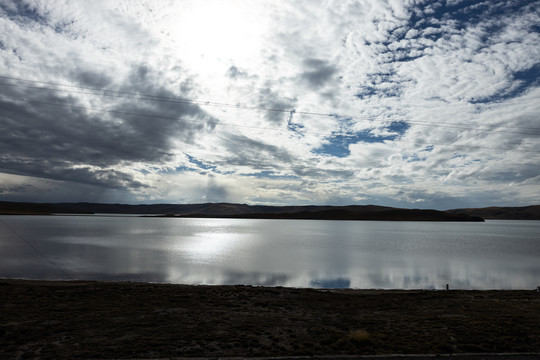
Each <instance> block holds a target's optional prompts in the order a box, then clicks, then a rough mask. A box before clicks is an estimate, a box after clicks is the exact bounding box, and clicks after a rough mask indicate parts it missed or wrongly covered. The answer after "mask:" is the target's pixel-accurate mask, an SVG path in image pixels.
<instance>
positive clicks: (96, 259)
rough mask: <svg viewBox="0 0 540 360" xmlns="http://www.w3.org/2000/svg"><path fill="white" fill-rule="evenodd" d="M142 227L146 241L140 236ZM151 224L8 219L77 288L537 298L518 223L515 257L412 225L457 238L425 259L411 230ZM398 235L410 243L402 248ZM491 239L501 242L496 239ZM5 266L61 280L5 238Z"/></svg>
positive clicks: (10, 271) (0, 273) (2, 269)
mask: <svg viewBox="0 0 540 360" xmlns="http://www.w3.org/2000/svg"><path fill="white" fill-rule="evenodd" d="M141 220H142V221H144V227H145V228H146V230H144V231H139V230H137V229H140V228H141ZM155 220H156V221H152V220H149V219H144V220H143V219H137V218H133V219H112V220H111V219H110V218H99V219H98V218H92V217H86V218H77V219H75V220H73V219H70V218H69V217H10V218H7V219H6V221H8V222H10V226H13V227H14V229H15V230H16V231H18V232H20V233H21V235H22V236H24V237H25V239H27V240H28V241H29V242H31V243H32V244H33V246H34V247H36V248H37V249H38V250H39V251H40V252H42V253H43V254H44V255H45V256H46V257H47V258H48V259H49V260H51V261H52V262H53V263H54V264H57V265H58V266H59V267H61V268H62V269H63V270H65V271H66V272H67V273H68V274H69V275H70V276H71V277H72V278H75V279H87V280H107V281H112V280H118V281H149V282H166V283H185V284H215V285H217V284H227V285H232V284H249V285H266V286H292V287H322V288H348V287H351V288H401V289H418V288H424V289H443V288H444V287H445V285H446V284H450V287H451V288H463V289H471V288H474V289H488V288H495V289H531V288H535V287H536V286H537V282H538V276H539V275H540V265H539V264H538V261H537V259H538V256H539V255H540V254H539V253H538V247H535V245H534V242H531V241H530V239H529V238H528V237H527V235H526V234H528V233H527V232H523V233H520V234H517V233H519V224H520V223H517V224H514V225H515V226H518V227H517V228H514V229H510V231H509V232H507V233H512V232H513V233H516V234H517V236H516V238H515V239H513V240H512V241H513V242H514V244H515V245H516V246H515V247H513V248H512V249H515V250H513V252H512V250H511V249H510V247H509V246H508V244H507V241H508V239H502V240H501V239H500V237H501V236H500V234H501V229H500V227H499V223H493V224H492V225H494V226H490V224H487V225H488V226H487V227H475V225H472V224H466V225H457V224H448V223H446V224H443V223H441V224H438V225H437V224H426V223H418V224H415V225H416V226H417V227H420V228H423V229H422V233H424V234H426V233H428V234H434V233H435V230H436V229H437V227H439V228H440V229H439V230H441V231H442V230H444V229H446V230H451V229H452V228H454V229H455V227H456V226H457V227H459V229H461V230H460V231H459V232H460V234H459V237H456V238H452V236H453V235H452V234H451V233H448V231H447V233H446V234H445V235H441V236H439V237H438V238H436V239H432V240H431V241H439V244H438V245H437V246H433V247H434V249H435V250H433V251H432V253H431V254H429V251H428V250H429V243H430V238H429V237H424V238H420V239H416V238H415V233H414V232H415V230H414V228H411V227H409V226H408V225H407V224H395V223H388V222H387V223H370V222H309V221H307V222H306V221H300V222H296V221H282V222H278V223H276V222H275V221H244V220H241V221H230V222H229V221H223V220H220V222H213V221H212V219H205V220H201V219H196V220H195V221H193V222H190V221H189V220H187V219H185V220H186V221H183V220H180V219H155ZM218 225H219V226H218ZM505 225H506V226H509V225H511V224H510V223H506V224H505ZM530 225H531V223H527V226H528V227H529V228H530ZM384 227H386V230H385V229H384ZM463 227H465V228H467V227H468V229H469V231H474V229H481V231H482V232H483V233H487V236H485V237H484V238H481V239H465V240H464V239H461V237H462V234H463V233H466V231H465V230H466V229H465V230H464V229H463ZM539 227H540V222H537V223H536V227H533V228H532V229H533V231H532V232H529V233H530V234H532V235H530V236H531V237H534V234H535V231H536V230H537V229H538V228H539ZM81 229H82V230H81ZM84 229H86V230H84ZM340 229H341V230H342V231H341V233H339V231H340ZM396 229H400V230H401V231H403V232H404V236H402V237H401V238H396ZM404 229H406V230H404ZM471 229H472V230H471ZM529 230H530V229H529ZM0 231H4V229H1V230H0ZM490 231H494V232H497V233H498V235H499V238H498V239H495V238H496V237H493V238H492V237H490V236H489V232H490ZM291 234H292V235H291ZM385 234H386V235H385ZM4 235H5V236H4ZM416 235H417V236H418V232H416ZM373 236H377V240H374V238H373ZM385 236H386V237H385ZM430 236H431V235H430ZM478 236H479V237H482V236H483V235H477V237H478ZM441 237H442V240H441ZM460 239H461V240H460ZM489 239H492V240H489ZM459 241H462V242H463V241H465V242H467V244H466V245H465V246H464V249H460V248H459ZM447 242H451V244H449V243H447ZM475 242H476V243H477V244H478V247H479V249H477V250H475V248H474V243H475ZM392 244H397V245H399V246H396V248H397V250H395V251H392ZM531 244H532V245H531ZM489 246H491V247H489ZM497 246H499V250H497ZM509 249H510V250H509ZM525 252H527V253H528V254H524V253H525ZM482 254H483V255H484V256H482ZM0 258H1V259H2V261H0V277H24V278H35V279H62V278H65V276H64V274H62V272H61V271H59V269H58V268H56V267H55V266H53V264H52V263H51V262H50V261H48V259H46V258H44V257H43V256H41V255H40V254H39V253H37V252H36V251H34V250H32V248H31V247H30V246H28V245H27V244H25V243H24V242H22V241H21V240H20V239H19V238H17V237H16V236H14V235H13V234H11V235H10V234H9V233H7V232H5V233H4V232H2V237H0Z"/></svg>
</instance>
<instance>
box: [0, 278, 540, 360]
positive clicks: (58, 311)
mask: <svg viewBox="0 0 540 360" xmlns="http://www.w3.org/2000/svg"><path fill="white" fill-rule="evenodd" d="M459 353H468V354H470V353H482V354H486V353H488V354H489V353H491V354H495V353H540V293H538V292H536V291H532V290H531V291H459V290H456V291H424V290H418V291H415V290H409V291H399V290H389V291H386V290H317V289H293V288H280V287H274V288H269V287H250V286H188V285H167V284H147V283H113V282H89V281H69V282H65V281H26V280H5V279H4V280H0V359H32V358H36V359H76V358H91V359H112V358H118V359H130V358H132V359H135V358H139V359H141V358H147V359H150V358H174V357H279V356H281V357H290V356H313V355H378V354H459ZM536 356H537V355H536Z"/></svg>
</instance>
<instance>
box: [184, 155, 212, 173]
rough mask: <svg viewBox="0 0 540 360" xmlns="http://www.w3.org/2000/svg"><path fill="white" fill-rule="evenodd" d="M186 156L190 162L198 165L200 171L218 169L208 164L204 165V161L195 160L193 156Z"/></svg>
mask: <svg viewBox="0 0 540 360" xmlns="http://www.w3.org/2000/svg"><path fill="white" fill-rule="evenodd" d="M186 156H187V158H188V160H189V162H190V163H192V164H194V165H197V167H198V168H199V169H203V170H215V169H216V166H214V165H207V164H205V163H203V162H202V161H200V160H197V159H195V158H194V157H193V156H191V155H189V154H186Z"/></svg>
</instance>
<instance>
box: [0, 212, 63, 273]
mask: <svg viewBox="0 0 540 360" xmlns="http://www.w3.org/2000/svg"><path fill="white" fill-rule="evenodd" d="M0 222H2V224H4V226H5V227H6V228H7V229H8V230H9V231H11V232H12V233H13V234H15V236H17V237H18V238H19V239H21V240H22V241H24V242H25V243H26V244H27V245H28V246H30V247H31V248H32V249H33V250H34V251H35V252H37V253H38V254H39V255H41V256H42V257H43V258H45V260H47V261H48V262H49V263H51V264H52V265H53V266H54V267H55V268H57V269H58V270H60V272H62V273H63V274H64V275H65V276H66V277H67V278H68V279H69V280H73V278H72V277H71V276H70V275H69V274H68V273H67V272H66V271H65V270H64V269H62V268H61V267H60V266H59V265H58V264H57V263H55V262H54V261H52V260H51V258H49V257H48V256H47V255H45V253H43V252H42V251H40V250H39V249H38V248H37V247H35V246H34V245H32V243H30V242H29V241H28V240H26V239H25V238H24V237H22V235H20V234H19V233H18V232H17V231H15V229H13V228H12V227H11V226H9V225H8V224H7V223H6V222H5V221H4V220H3V219H2V218H1V217H0Z"/></svg>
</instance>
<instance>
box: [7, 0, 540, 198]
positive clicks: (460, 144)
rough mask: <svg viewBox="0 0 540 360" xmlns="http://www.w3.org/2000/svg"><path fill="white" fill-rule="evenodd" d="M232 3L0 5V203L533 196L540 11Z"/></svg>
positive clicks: (500, 5) (504, 6)
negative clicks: (40, 198)
mask: <svg viewBox="0 0 540 360" xmlns="http://www.w3.org/2000/svg"><path fill="white" fill-rule="evenodd" d="M216 4H217V3H216ZM235 5H236V6H235V7H234V8H233V7H230V6H229V4H228V3H226V2H225V3H221V2H220V3H219V4H217V5H216V6H217V7H218V8H219V16H216V14H215V13H210V12H209V8H208V6H207V4H206V5H205V4H203V3H200V2H197V1H193V2H191V1H185V2H178V3H174V4H170V5H167V6H166V5H164V4H163V3H162V2H157V1H156V2H154V1H115V2H100V1H96V2H73V3H66V4H60V3H56V2H40V1H31V0H28V1H19V2H11V1H2V2H1V3H0V14H1V15H0V32H1V33H4V34H10V36H9V37H3V38H1V39H0V64H1V65H0V67H1V68H3V69H6V71H5V72H2V73H1V74H0V75H1V76H7V77H10V78H12V79H7V78H5V77H4V78H0V83H1V84H0V110H1V111H0V175H1V176H2V177H1V178H2V180H3V181H7V180H5V179H8V178H9V179H10V180H9V185H6V183H2V187H0V189H1V190H0V191H1V193H0V196H1V197H2V198H3V199H4V198H8V197H9V198H10V199H16V198H17V196H18V197H19V198H21V199H23V198H24V199H31V198H32V196H38V195H37V194H38V193H39V191H38V190H36V189H41V190H43V189H47V190H46V191H43V193H44V194H47V199H54V198H55V197H56V198H58V199H62V200H65V199H68V198H70V199H73V200H75V201H78V199H80V198H82V197H83V196H82V195H77V191H75V189H84V191H85V194H90V193H92V194H95V196H96V198H98V197H100V198H101V196H103V194H106V196H110V197H111V198H115V199H119V201H121V200H122V199H124V200H125V201H128V202H145V201H160V202H163V201H166V202H169V201H170V202H197V201H225V200H226V201H239V202H246V203H258V202H260V203H266V204H272V203H275V204H286V203H312V202H313V203H334V204H346V203H354V202H363V203H365V202H380V203H381V204H383V205H399V206H409V205H410V206H418V207H435V208H448V207H455V206H457V205H474V204H476V205H478V206H484V205H497V204H514V205H519V204H523V205H524V204H527V203H529V202H534V201H535V200H534V199H537V198H538V196H539V194H538V191H539V190H538V181H537V179H538V177H539V176H540V175H539V173H538V170H536V169H537V167H538V166H537V164H538V163H539V161H540V158H539V156H540V155H539V153H538V148H539V147H538V145H539V134H540V129H539V128H538V123H537V115H538V110H539V108H538V106H539V105H538V104H539V103H540V90H539V86H538V85H539V83H538V75H539V65H538V59H539V58H540V36H539V34H538V31H537V30H538V26H540V18H539V16H538V12H537V11H535V9H536V6H537V5H536V4H535V2H533V1H523V2H517V1H497V2H488V1H484V2H477V3H474V4H473V3H470V2H464V1H435V2H403V1H390V0H389V1H370V0H365V1H349V2H345V1H328V2H319V1H300V2H295V3H291V2H283V1H275V2H263V3H261V2H237V3H235ZM205 6H206V7H205ZM196 17H201V18H200V19H199V20H197V19H196ZM180 20H182V21H180ZM186 24H189V27H188V29H189V31H187V30H186V26H187V25H186ZM218 25H219V26H220V27H219V28H216V27H215V26H218ZM225 25H226V26H225ZM237 40H238V41H237ZM17 78H19V79H24V80H30V81H23V80H15V79H17ZM32 81H34V82H32ZM36 81H37V82H36ZM61 85H67V86H61ZM190 99H191V100H193V101H190ZM265 109H273V110H279V111H267V110H265ZM292 110H294V112H293V113H291V112H290V111H292ZM13 179H17V184H15V183H13V181H14V180H13ZM62 188H64V189H66V190H65V191H64V192H63V190H62ZM488 194H491V196H492V198H490V197H489V196H488ZM84 197H85V199H86V198H89V197H90V196H86V195H85V196H84ZM105 198H107V197H105Z"/></svg>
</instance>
